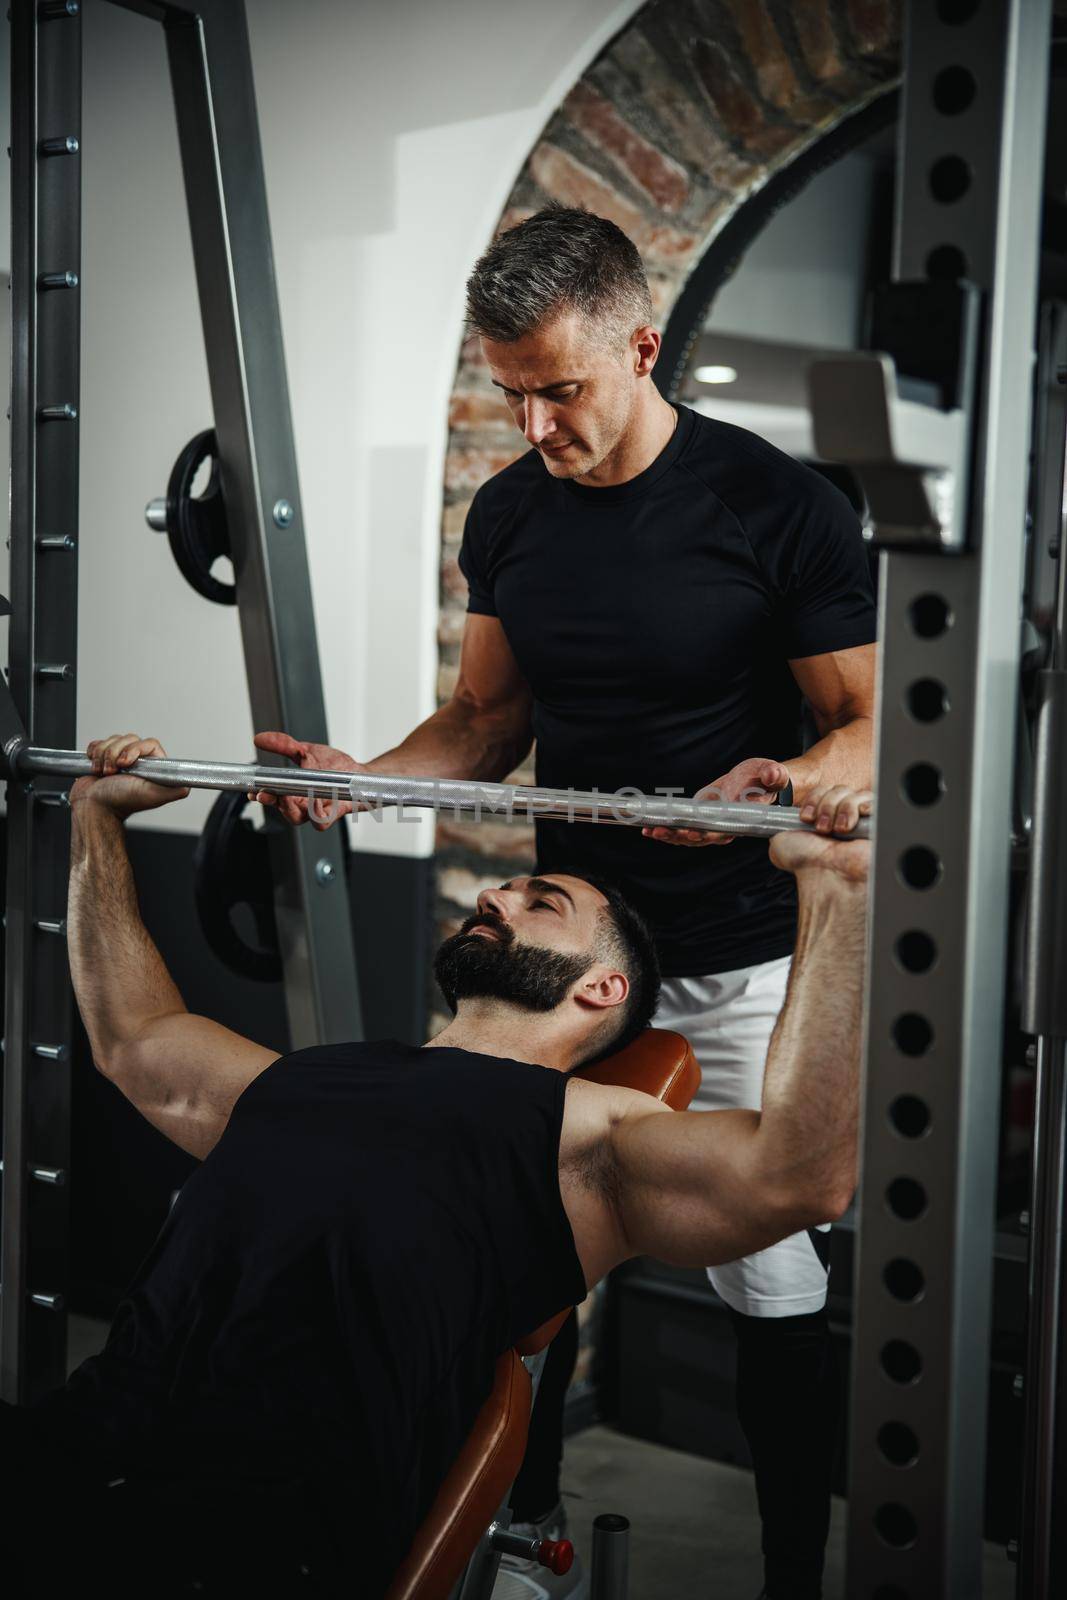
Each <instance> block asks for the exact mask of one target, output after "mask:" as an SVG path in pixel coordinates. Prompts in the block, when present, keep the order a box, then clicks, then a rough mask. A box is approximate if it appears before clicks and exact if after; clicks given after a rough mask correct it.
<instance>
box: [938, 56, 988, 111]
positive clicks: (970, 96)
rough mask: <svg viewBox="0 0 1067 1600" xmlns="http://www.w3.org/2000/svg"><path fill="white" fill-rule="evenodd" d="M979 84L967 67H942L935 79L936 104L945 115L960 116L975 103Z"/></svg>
mask: <svg viewBox="0 0 1067 1600" xmlns="http://www.w3.org/2000/svg"><path fill="white" fill-rule="evenodd" d="M977 93H978V85H977V84H976V83H975V81H974V75H973V73H970V72H968V71H967V68H966V67H942V69H941V71H940V72H939V73H938V75H937V77H936V78H935V79H934V105H935V106H936V107H937V109H938V111H940V112H941V115H942V116H944V117H958V116H959V115H960V113H961V112H962V111H966V110H967V108H968V106H970V105H973V103H974V97H975V95H976V94H977Z"/></svg>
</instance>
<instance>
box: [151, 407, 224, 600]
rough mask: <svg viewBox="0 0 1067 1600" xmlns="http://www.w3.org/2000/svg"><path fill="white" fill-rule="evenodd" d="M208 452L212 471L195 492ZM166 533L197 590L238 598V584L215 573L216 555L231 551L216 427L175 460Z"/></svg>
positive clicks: (214, 596) (207, 595) (217, 597)
mask: <svg viewBox="0 0 1067 1600" xmlns="http://www.w3.org/2000/svg"><path fill="white" fill-rule="evenodd" d="M209 458H210V459H211V476H210V478H209V479H208V483H207V487H206V488H205V490H204V492H203V494H200V495H194V494H193V492H192V490H193V481H194V479H195V478H196V474H197V472H198V471H199V469H200V467H201V466H202V464H203V463H204V462H205V461H206V460H208V459H209ZM167 537H168V539H169V540H170V548H171V551H172V553H173V555H174V559H175V561H176V562H177V563H178V570H179V571H180V572H181V574H182V577H183V578H185V580H186V582H187V583H190V584H191V585H192V586H193V588H194V589H195V590H196V592H197V594H202V595H203V596H204V598H205V600H214V601H216V602H217V604H219V605H222V606H232V605H236V604H237V587H236V585H235V584H232V583H223V582H222V580H221V579H219V578H215V577H213V576H212V574H211V567H212V564H213V563H214V562H215V561H216V560H217V559H218V557H219V556H228V555H230V553H231V552H230V530H229V527H228V526H227V522H226V503H225V501H224V500H223V498H222V485H221V482H220V479H219V456H218V445H217V443H216V440H215V430H214V428H208V429H206V430H205V432H203V433H198V434H197V436H196V438H195V439H191V440H190V441H189V443H188V444H187V445H186V447H185V449H184V450H183V451H182V453H181V455H180V456H179V457H178V459H177V461H176V462H175V463H174V470H173V472H172V473H171V475H170V482H169V483H168V484H167Z"/></svg>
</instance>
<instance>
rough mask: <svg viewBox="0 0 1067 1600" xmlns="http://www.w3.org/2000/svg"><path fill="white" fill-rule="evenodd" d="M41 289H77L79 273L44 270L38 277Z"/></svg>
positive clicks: (38, 285)
mask: <svg viewBox="0 0 1067 1600" xmlns="http://www.w3.org/2000/svg"><path fill="white" fill-rule="evenodd" d="M37 287H38V288H39V289H76V288H77V287H78V274H77V273H76V272H42V273H41V276H40V277H39V278H38V279H37Z"/></svg>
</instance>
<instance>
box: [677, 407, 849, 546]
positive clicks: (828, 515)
mask: <svg viewBox="0 0 1067 1600" xmlns="http://www.w3.org/2000/svg"><path fill="white" fill-rule="evenodd" d="M693 419H694V425H693V430H692V436H691V438H690V440H689V443H688V445H687V447H686V449H685V451H684V453H683V454H682V456H681V457H680V459H679V466H680V467H684V468H685V469H686V470H687V471H688V472H689V473H690V474H691V475H692V476H693V477H694V478H696V479H697V480H698V481H699V482H700V483H701V484H703V485H704V487H705V488H707V489H708V490H709V491H710V492H711V493H712V494H714V495H715V496H716V498H717V499H718V500H720V501H721V502H722V503H723V505H725V506H726V507H727V509H728V510H730V511H732V512H733V514H734V515H735V516H736V517H737V519H738V521H739V522H741V523H742V525H743V526H744V527H745V528H746V530H747V529H749V528H750V527H752V526H755V528H756V529H757V530H758V528H759V525H760V524H761V523H762V522H765V521H767V520H768V518H769V517H773V518H774V520H776V521H778V520H779V519H781V517H782V515H783V513H788V517H789V520H790V521H791V522H795V521H797V520H809V519H812V518H814V519H818V520H823V521H825V520H835V521H836V520H843V521H845V522H847V523H848V524H849V525H851V526H853V527H855V528H858V526H859V523H858V519H857V516H856V513H855V511H854V509H853V507H852V505H851V504H850V503H849V500H848V497H847V496H846V495H845V494H843V493H842V492H841V490H840V489H838V488H837V486H836V485H835V484H832V483H831V482H830V481H829V479H828V478H825V477H824V476H823V474H822V473H821V472H817V471H816V470H815V468H814V467H809V466H807V465H806V463H805V462H803V461H798V460H796V458H795V457H794V456H790V455H787V454H786V452H785V451H784V450H779V449H778V447H777V446H776V445H773V444H771V443H769V441H768V440H766V439H764V438H761V437H760V435H759V434H758V433H753V432H752V431H751V430H750V429H749V428H740V427H738V426H737V425H736V424H735V423H731V422H722V421H720V420H719V419H718V418H717V417H706V416H703V415H702V414H701V413H700V412H694V413H693Z"/></svg>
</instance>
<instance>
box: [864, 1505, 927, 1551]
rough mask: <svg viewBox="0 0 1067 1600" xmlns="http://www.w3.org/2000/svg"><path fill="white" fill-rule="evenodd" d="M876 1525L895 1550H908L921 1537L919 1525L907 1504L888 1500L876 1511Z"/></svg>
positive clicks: (882, 1536)
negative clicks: (903, 1504)
mask: <svg viewBox="0 0 1067 1600" xmlns="http://www.w3.org/2000/svg"><path fill="white" fill-rule="evenodd" d="M874 1525H875V1527H876V1528H877V1530H878V1533H879V1535H880V1536H881V1538H883V1539H884V1540H885V1542H886V1544H888V1545H891V1546H892V1547H893V1549H894V1550H908V1549H910V1548H911V1546H912V1545H913V1544H914V1543H915V1541H916V1539H917V1538H918V1537H919V1525H918V1523H917V1522H916V1521H915V1518H914V1517H913V1516H912V1514H911V1512H910V1511H909V1510H908V1508H907V1506H902V1505H898V1504H896V1502H895V1501H888V1502H887V1503H886V1504H885V1505H881V1506H879V1507H878V1510H877V1511H876V1512H875V1513H874Z"/></svg>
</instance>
